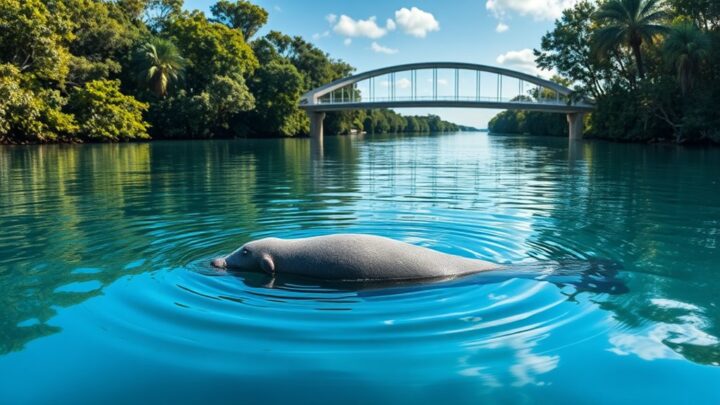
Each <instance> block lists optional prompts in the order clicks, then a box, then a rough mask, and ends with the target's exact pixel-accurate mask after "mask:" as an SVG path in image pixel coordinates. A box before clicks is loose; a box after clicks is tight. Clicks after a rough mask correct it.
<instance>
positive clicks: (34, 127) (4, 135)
mask: <svg viewBox="0 0 720 405" xmlns="http://www.w3.org/2000/svg"><path fill="white" fill-rule="evenodd" d="M31 82H32V80H31V78H30V77H28V75H23V74H21V73H20V69H18V68H17V67H16V66H13V65H9V64H0V143H25V142H48V141H57V140H68V139H71V137H72V135H73V134H74V133H75V132H76V131H77V129H78V126H77V124H76V122H75V118H74V117H73V116H72V115H69V114H66V113H64V112H62V107H63V106H64V104H65V100H64V99H63V98H62V97H61V96H60V93H59V92H58V91H56V90H49V89H42V88H41V89H31V88H30V86H31V84H32V83H31Z"/></svg>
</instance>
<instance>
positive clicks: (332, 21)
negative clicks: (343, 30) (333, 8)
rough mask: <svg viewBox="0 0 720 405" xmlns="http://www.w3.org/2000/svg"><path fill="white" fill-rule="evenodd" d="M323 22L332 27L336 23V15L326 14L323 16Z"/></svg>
mask: <svg viewBox="0 0 720 405" xmlns="http://www.w3.org/2000/svg"><path fill="white" fill-rule="evenodd" d="M325 21H327V22H328V24H330V25H333V24H335V23H336V22H337V15H335V14H328V15H326V16H325Z"/></svg>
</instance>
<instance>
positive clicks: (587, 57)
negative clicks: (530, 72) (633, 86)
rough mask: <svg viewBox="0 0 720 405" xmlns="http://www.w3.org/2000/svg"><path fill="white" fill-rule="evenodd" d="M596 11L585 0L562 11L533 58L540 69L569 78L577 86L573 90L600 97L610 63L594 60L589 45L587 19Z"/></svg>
mask: <svg viewBox="0 0 720 405" xmlns="http://www.w3.org/2000/svg"><path fill="white" fill-rule="evenodd" d="M596 10H597V7H596V6H595V4H594V3H592V2H590V1H587V0H586V1H581V2H580V3H578V4H577V5H576V6H575V7H573V8H569V9H567V10H565V11H564V12H563V15H562V17H561V18H560V19H559V20H557V21H555V28H554V30H553V31H551V32H548V33H547V34H545V35H544V36H543V37H542V40H541V49H542V51H539V50H535V56H536V58H537V64H538V66H539V67H540V68H543V69H546V70H552V69H555V70H556V71H557V72H558V73H560V74H561V75H562V76H563V77H567V78H572V81H573V82H576V83H577V84H578V85H579V87H577V88H576V90H577V91H580V92H581V93H583V94H589V95H592V96H593V97H600V96H602V95H603V94H604V93H605V89H604V84H605V83H606V82H607V81H608V80H609V79H610V77H609V75H608V72H609V67H610V66H611V63H612V62H611V61H609V60H607V59H606V60H602V59H601V58H598V57H597V54H596V53H595V52H593V50H592V48H591V46H590V44H591V42H590V38H591V36H592V32H593V25H592V24H593V23H592V20H591V17H592V16H593V15H594V14H595V12H596ZM568 82H569V81H568ZM566 85H570V83H566Z"/></svg>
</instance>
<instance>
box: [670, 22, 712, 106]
mask: <svg viewBox="0 0 720 405" xmlns="http://www.w3.org/2000/svg"><path fill="white" fill-rule="evenodd" d="M663 50H664V53H663V56H664V57H665V59H666V61H668V63H670V64H672V65H673V68H674V69H675V71H676V72H677V80H678V83H679V84H680V89H681V92H682V95H683V96H685V95H687V94H688V93H689V92H690V90H691V89H692V87H693V84H694V82H695V78H696V76H697V74H698V72H699V69H700V65H701V64H702V62H703V60H704V59H705V58H706V57H707V56H708V54H709V52H710V40H709V39H708V37H707V36H706V35H705V34H704V33H703V32H702V31H700V30H699V29H698V28H697V27H696V26H695V25H694V24H693V23H690V22H683V23H680V24H678V25H676V26H674V27H673V29H672V30H671V31H670V34H669V35H668V37H667V39H666V40H665V44H664V46H663Z"/></svg>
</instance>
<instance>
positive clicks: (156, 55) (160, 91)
mask: <svg viewBox="0 0 720 405" xmlns="http://www.w3.org/2000/svg"><path fill="white" fill-rule="evenodd" d="M137 63H138V64H139V68H140V77H141V79H142V81H143V82H145V83H147V85H148V86H149V87H150V90H151V91H152V92H153V94H155V96H156V97H165V96H166V95H167V91H168V87H169V85H170V84H171V83H172V82H176V81H178V80H180V77H181V76H182V73H183V71H184V69H185V66H186V65H187V62H186V61H185V59H184V58H183V57H182V56H180V53H179V52H178V49H177V47H175V45H174V44H173V43H172V42H170V41H168V40H166V39H162V38H153V39H152V40H151V41H150V42H147V43H145V44H144V45H142V47H141V48H140V50H139V52H138V56H137Z"/></svg>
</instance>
